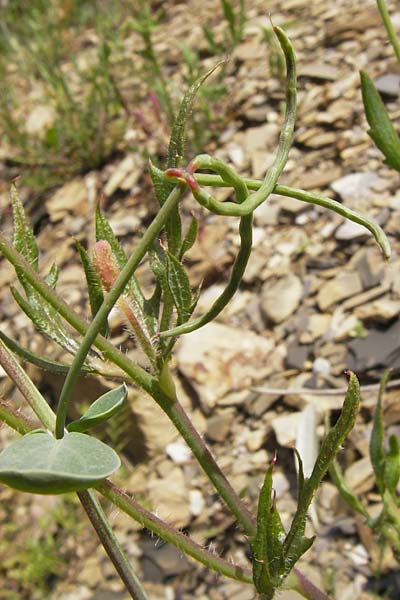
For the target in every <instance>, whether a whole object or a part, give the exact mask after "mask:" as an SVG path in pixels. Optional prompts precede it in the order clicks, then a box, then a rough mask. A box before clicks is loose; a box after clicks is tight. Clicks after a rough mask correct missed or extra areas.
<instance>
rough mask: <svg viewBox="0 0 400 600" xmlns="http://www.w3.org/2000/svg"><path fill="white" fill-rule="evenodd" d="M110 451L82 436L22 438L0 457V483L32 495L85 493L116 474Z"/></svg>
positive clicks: (38, 434)
mask: <svg viewBox="0 0 400 600" xmlns="http://www.w3.org/2000/svg"><path fill="white" fill-rule="evenodd" d="M120 464H121V462H120V460H119V457H118V455H117V454H116V453H115V452H114V450H113V449H112V448H110V447H109V446H106V444H103V442H100V441H99V440H97V439H96V438H93V437H90V436H88V435H85V434H83V433H66V434H65V435H64V437H63V438H61V439H59V440H57V439H55V438H54V437H53V436H52V435H51V434H50V433H49V432H45V431H37V432H35V433H31V434H27V435H24V436H23V437H22V438H20V439H19V440H17V441H16V442H14V443H13V444H11V445H10V446H8V447H7V448H6V449H5V450H3V452H2V453H1V454H0V481H1V482H2V483H5V484H6V485H8V486H10V487H12V488H14V489H17V490H21V491H23V492H31V493H33V494H64V493H66V492H76V491H79V490H85V489H88V488H90V487H92V486H93V485H95V484H96V483H99V482H100V481H102V480H103V479H105V478H106V477H108V476H109V475H111V473H113V472H114V471H116V470H117V469H118V468H119V466H120Z"/></svg>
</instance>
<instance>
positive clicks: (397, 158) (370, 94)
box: [360, 71, 400, 171]
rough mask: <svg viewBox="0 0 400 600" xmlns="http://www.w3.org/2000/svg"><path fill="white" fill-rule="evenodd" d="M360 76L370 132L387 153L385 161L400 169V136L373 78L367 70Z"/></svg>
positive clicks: (380, 148)
mask: <svg viewBox="0 0 400 600" xmlns="http://www.w3.org/2000/svg"><path fill="white" fill-rule="evenodd" d="M360 76H361V91H362V98H363V103H364V109H365V114H366V117H367V120H368V123H369V126H370V129H369V130H368V134H369V136H370V137H371V138H372V139H373V140H374V142H375V144H376V145H377V147H378V148H379V150H380V151H381V152H382V153H383V154H384V155H385V157H386V160H385V163H386V164H387V165H389V166H390V167H393V168H394V169H396V170H397V171H400V138H399V136H398V135H397V132H396V130H395V128H394V127H393V125H392V123H391V121H390V118H389V115H388V113H387V111H386V107H385V105H384V103H383V101H382V99H381V97H380V95H379V92H378V91H377V89H376V87H375V85H374V83H373V81H372V79H371V78H370V77H369V75H367V73H365V71H361V72H360Z"/></svg>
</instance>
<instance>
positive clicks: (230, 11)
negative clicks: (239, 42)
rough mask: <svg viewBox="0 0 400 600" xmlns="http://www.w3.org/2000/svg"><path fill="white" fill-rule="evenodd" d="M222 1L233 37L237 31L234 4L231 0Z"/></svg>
mask: <svg viewBox="0 0 400 600" xmlns="http://www.w3.org/2000/svg"><path fill="white" fill-rule="evenodd" d="M221 3H222V8H223V11H224V17H225V19H226V20H227V21H228V24H229V29H230V30H231V34H232V37H234V36H235V31H236V15H235V13H234V11H233V7H232V4H231V3H230V2H229V0H221Z"/></svg>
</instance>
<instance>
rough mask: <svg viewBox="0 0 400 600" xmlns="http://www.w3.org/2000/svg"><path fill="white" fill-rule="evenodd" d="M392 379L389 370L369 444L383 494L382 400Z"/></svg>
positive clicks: (381, 392)
mask: <svg viewBox="0 0 400 600" xmlns="http://www.w3.org/2000/svg"><path fill="white" fill-rule="evenodd" d="M389 378H390V370H389V369H387V371H385V373H384V374H383V376H382V379H381V383H380V387H379V394H378V401H377V403H376V408H375V412H374V418H373V424H372V432H371V438H370V442H369V455H370V458H371V464H372V468H373V470H374V473H375V479H376V485H377V486H378V490H379V491H380V493H381V494H382V493H383V492H384V489H385V483H384V472H385V454H384V449H383V446H384V435H385V428H384V423H383V410H382V400H383V394H384V393H385V388H386V384H387V382H388V381H389Z"/></svg>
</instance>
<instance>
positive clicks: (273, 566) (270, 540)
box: [267, 494, 286, 587]
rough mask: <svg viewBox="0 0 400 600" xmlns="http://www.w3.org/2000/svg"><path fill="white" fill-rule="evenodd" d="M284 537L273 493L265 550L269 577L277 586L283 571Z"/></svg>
mask: <svg viewBox="0 0 400 600" xmlns="http://www.w3.org/2000/svg"><path fill="white" fill-rule="evenodd" d="M285 538H286V531H285V529H284V527H283V524H282V520H281V517H280V514H279V512H278V509H277V507H276V497H275V494H274V496H273V499H272V506H271V510H270V514H269V518H268V526H267V552H268V562H269V569H270V573H271V577H272V580H273V583H274V585H275V586H276V587H279V585H280V583H281V578H280V575H281V573H282V571H283V542H284V541H285Z"/></svg>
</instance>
